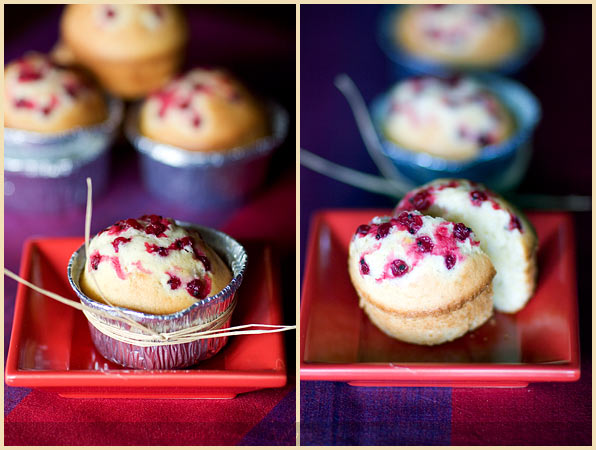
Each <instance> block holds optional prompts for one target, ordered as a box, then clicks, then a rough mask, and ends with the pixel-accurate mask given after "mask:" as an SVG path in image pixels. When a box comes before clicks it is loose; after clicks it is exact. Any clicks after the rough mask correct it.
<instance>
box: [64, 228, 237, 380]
mask: <svg viewBox="0 0 596 450" xmlns="http://www.w3.org/2000/svg"><path fill="white" fill-rule="evenodd" d="M175 222H176V224H177V225H178V226H181V227H184V228H186V229H192V230H196V231H198V232H199V233H200V234H201V236H202V237H203V239H204V240H205V242H206V243H207V244H208V245H209V246H210V247H211V248H212V249H213V250H215V251H216V252H217V254H218V255H220V256H221V257H222V258H223V260H224V261H225V262H226V263H227V265H228V267H229V268H230V269H231V270H232V274H233V276H234V278H233V279H232V281H230V283H229V284H228V285H227V286H226V287H225V288H224V289H222V291H221V292H219V293H218V294H216V295H214V296H212V297H207V298H205V299H203V300H199V301H197V302H196V303H193V304H192V305H191V306H189V307H188V308H186V309H184V310H182V311H179V312H176V313H173V314H166V315H155V314H147V313H143V312H139V311H134V310H131V309H127V308H121V307H112V306H109V305H106V304H104V303H101V302H98V301H95V300H93V299H91V298H89V297H87V295H85V294H84V293H83V291H82V290H81V287H80V284H79V279H80V276H81V273H82V271H83V270H84V267H85V260H86V258H85V246H84V245H82V246H81V247H79V249H78V250H77V251H75V252H74V253H73V255H72V257H71V258H70V261H69V263H68V269H67V272H68V281H69V282H70V285H71V286H72V288H73V289H74V291H75V292H76V294H77V296H78V297H79V299H80V300H81V303H82V304H84V305H86V306H89V307H90V308H93V309H95V310H98V311H104V312H106V313H108V314H110V315H111V316H114V317H120V316H119V314H118V313H117V312H116V310H118V311H121V312H122V313H124V314H125V315H126V316H127V317H129V318H131V319H133V320H134V321H136V322H138V323H140V324H142V325H145V326H146V327H148V328H150V329H151V330H153V331H156V332H158V333H169V332H174V331H178V330H182V329H185V328H188V327H192V326H197V325H203V324H206V323H209V322H212V321H214V320H216V319H217V318H218V317H221V316H222V315H223V314H224V313H225V312H226V311H227V310H228V309H229V308H233V307H234V306H235V296H236V291H237V290H238V287H239V286H240V284H241V283H242V278H243V276H244V271H245V268H246V262H247V255H246V251H245V250H244V248H243V247H242V246H241V245H240V244H239V243H238V242H237V241H236V240H234V239H232V238H231V237H230V236H228V235H226V234H224V233H222V232H220V231H217V230H213V229H211V228H207V227H203V226H199V225H194V224H191V223H188V222H179V221H175ZM96 317H97V320H99V321H101V322H103V323H105V324H107V325H109V326H112V327H118V328H121V329H126V330H130V325H128V324H126V323H124V322H121V321H119V320H111V319H109V318H105V317H102V316H96ZM231 317H232V316H230V318H229V319H228V320H227V321H226V322H224V323H223V324H221V325H220V327H221V328H228V327H229V326H230V323H231ZM208 329H214V328H208ZM89 331H90V332H91V338H92V340H93V343H94V344H95V347H96V348H97V350H98V351H99V353H101V354H102V355H103V357H104V358H106V359H108V360H110V361H113V362H115V363H117V364H120V365H122V366H125V367H129V368H133V369H146V370H167V369H179V368H183V367H189V366H192V365H194V364H196V363H198V362H199V361H202V360H204V359H207V358H211V357H212V356H213V355H215V354H216V353H217V352H219V351H220V350H221V349H222V348H223V346H224V345H225V344H226V342H227V341H228V337H227V336H224V337H214V338H208V339H201V340H197V341H193V342H189V343H183V344H172V345H155V346H148V347H142V346H137V345H133V344H127V343H124V342H121V341H118V340H116V339H114V338H112V337H110V336H107V335H105V334H103V333H102V332H100V331H99V330H98V329H97V328H95V326H93V324H92V323H91V322H89ZM205 331H206V330H205Z"/></svg>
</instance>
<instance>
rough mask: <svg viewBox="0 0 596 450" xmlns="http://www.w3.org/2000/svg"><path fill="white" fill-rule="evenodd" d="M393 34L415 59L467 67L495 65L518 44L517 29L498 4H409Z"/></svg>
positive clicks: (505, 10) (396, 24)
mask: <svg viewBox="0 0 596 450" xmlns="http://www.w3.org/2000/svg"><path fill="white" fill-rule="evenodd" d="M394 33H395V40H396V42H397V43H398V44H399V45H401V46H403V47H404V48H405V49H406V50H407V51H408V52H409V53H411V54H413V55H415V56H417V57H419V58H422V59H426V60H429V61H436V62H439V63H443V64H448V65H454V66H460V67H470V68H473V67H479V68H480V67H489V66H495V65H498V64H499V63H501V62H502V61H504V60H506V59H507V58H508V57H510V56H511V55H512V54H514V53H515V52H516V50H517V49H518V48H519V45H520V30H519V29H518V26H517V24H516V22H515V20H514V18H513V17H512V15H511V13H510V11H508V10H507V8H506V7H503V6H502V5H410V6H407V7H405V9H404V11H403V13H402V14H400V15H399V17H398V19H397V20H396V23H395V32H394Z"/></svg>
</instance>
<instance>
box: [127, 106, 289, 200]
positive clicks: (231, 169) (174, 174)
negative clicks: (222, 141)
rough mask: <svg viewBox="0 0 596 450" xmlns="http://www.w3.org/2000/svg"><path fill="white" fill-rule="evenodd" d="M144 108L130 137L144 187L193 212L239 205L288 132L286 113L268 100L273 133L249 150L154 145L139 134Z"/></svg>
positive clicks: (130, 125)
mask: <svg viewBox="0 0 596 450" xmlns="http://www.w3.org/2000/svg"><path fill="white" fill-rule="evenodd" d="M139 108H140V104H137V105H135V106H134V107H132V108H131V110H130V111H129V114H128V116H127V118H126V128H125V131H126V136H127V137H128V140H129V141H130V142H131V143H132V145H133V146H134V147H135V149H136V150H137V151H138V153H139V156H140V165H141V175H142V178H143V183H144V184H145V188H146V189H147V190H148V191H149V192H150V193H151V194H152V195H154V196H156V197H158V198H162V199H165V200H167V201H170V202H174V203H177V204H181V205H184V206H186V207H189V208H192V209H195V210H206V209H210V208H214V209H221V208H229V207H233V206H236V205H239V204H241V203H242V202H243V201H245V200H246V199H247V198H248V197H250V195H251V194H252V193H254V191H256V190H257V189H258V188H259V186H260V185H261V184H262V182H263V180H264V179H265V176H266V172H267V167H268V163H269V160H270V158H271V154H272V153H273V151H274V150H275V149H276V148H278V147H279V146H280V145H281V144H282V143H283V141H284V140H285V138H286V136H287V134H288V126H289V118H288V113H287V112H286V111H285V110H284V109H283V108H282V107H281V106H279V105H278V104H277V103H274V102H268V103H267V110H268V114H269V117H270V123H271V128H272V132H271V135H270V136H267V137H265V138H263V139H260V140H258V141H257V142H255V143H254V144H252V145H250V146H246V147H238V148H236V149H234V150H231V151H228V152H225V153H221V152H214V153H201V152H193V151H188V150H185V149H182V148H178V147H174V146H171V145H167V144H162V143H159V142H156V141H154V140H152V139H149V138H148V137H145V136H143V135H141V134H140V133H139V128H138V114H139Z"/></svg>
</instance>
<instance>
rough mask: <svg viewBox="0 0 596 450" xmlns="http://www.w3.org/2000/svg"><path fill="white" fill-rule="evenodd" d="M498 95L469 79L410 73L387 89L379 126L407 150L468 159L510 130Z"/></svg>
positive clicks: (508, 116) (497, 140)
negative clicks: (383, 111) (420, 75)
mask: <svg viewBox="0 0 596 450" xmlns="http://www.w3.org/2000/svg"><path fill="white" fill-rule="evenodd" d="M513 129H514V127H513V119H512V117H511V115H510V113H509V112H508V111H507V109H506V108H505V107H504V105H503V104H502V103H501V102H500V101H499V99H498V98H497V97H496V96H495V95H494V94H493V93H491V92H490V91H489V90H487V89H486V88H485V87H484V86H483V85H482V84H481V83H480V82H478V81H476V80H474V79H472V78H462V77H453V78H449V79H441V78H435V77H430V76H429V77H418V78H411V79H408V80H405V81H402V82H400V83H398V84H397V85H396V86H395V87H394V88H393V89H392V91H391V93H390V100H389V106H388V111H387V115H386V117H385V123H384V131H385V134H386V135H387V137H388V138H389V139H391V140H393V141H395V143H397V144H398V145H399V146H401V147H403V148H404V149H406V150H410V151H414V152H424V153H429V154H431V155H434V156H439V157H442V158H446V159H455V160H460V159H468V158H473V157H475V156H477V155H478V153H479V151H480V149H482V148H483V147H486V146H488V145H495V144H499V143H501V142H503V141H504V140H506V139H507V138H509V137H510V136H511V135H512V133H513Z"/></svg>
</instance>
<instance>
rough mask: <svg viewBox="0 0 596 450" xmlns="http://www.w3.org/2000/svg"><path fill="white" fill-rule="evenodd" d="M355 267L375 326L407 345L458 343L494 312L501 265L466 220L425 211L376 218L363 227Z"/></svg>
mask: <svg viewBox="0 0 596 450" xmlns="http://www.w3.org/2000/svg"><path fill="white" fill-rule="evenodd" d="M348 270H349V274H350V278H351V280H352V284H353V285H354V287H355V289H356V291H357V293H358V296H359V298H360V306H361V307H362V308H363V309H364V311H365V312H366V313H367V315H368V316H369V317H370V318H371V320H372V321H373V323H375V324H376V325H377V326H378V327H379V328H380V329H382V330H383V331H385V332H386V333H387V334H389V335H391V336H393V337H397V338H398V339H401V340H404V341H407V342H412V343H417V344H426V345H434V344H440V343H442V342H446V341H449V340H453V339H456V338H457V337H460V336H462V335H463V334H465V333H466V332H467V331H469V330H471V329H474V328H476V327H478V326H480V325H481V324H482V323H484V322H485V321H486V320H487V319H488V318H489V317H490V316H491V315H492V295H491V281H492V278H493V276H494V274H495V272H494V269H493V266H492V264H491V262H490V260H489V258H488V257H487V256H486V255H485V254H484V252H483V251H482V250H481V248H480V246H479V243H478V241H477V240H476V237H475V235H474V233H473V231H472V230H470V229H469V228H468V227H466V226H464V225H463V224H461V223H452V222H448V221H446V220H444V219H441V218H433V217H430V216H424V215H422V214H420V213H419V212H417V211H406V212H403V213H401V214H399V215H397V216H395V217H375V218H374V219H372V221H371V222H369V223H368V224H363V225H360V226H359V227H358V229H357V230H356V232H355V234H354V236H353V238H352V241H351V242H350V248H349V259H348ZM474 311H476V312H478V313H477V314H476V313H474V314H472V312H474Z"/></svg>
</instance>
